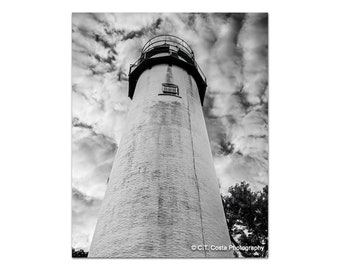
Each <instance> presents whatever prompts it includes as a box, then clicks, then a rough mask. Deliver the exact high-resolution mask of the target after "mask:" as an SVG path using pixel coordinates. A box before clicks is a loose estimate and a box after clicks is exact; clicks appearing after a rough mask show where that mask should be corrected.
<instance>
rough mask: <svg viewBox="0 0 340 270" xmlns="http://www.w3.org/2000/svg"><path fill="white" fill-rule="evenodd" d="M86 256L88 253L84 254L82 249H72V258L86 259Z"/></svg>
mask: <svg viewBox="0 0 340 270" xmlns="http://www.w3.org/2000/svg"><path fill="white" fill-rule="evenodd" d="M88 254H89V253H88V252H85V251H84V250H82V249H79V250H75V249H74V248H72V257H73V258H80V257H87V255H88Z"/></svg>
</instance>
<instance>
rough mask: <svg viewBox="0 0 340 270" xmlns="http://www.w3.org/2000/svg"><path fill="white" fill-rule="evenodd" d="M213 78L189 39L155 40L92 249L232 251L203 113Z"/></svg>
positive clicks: (176, 253) (134, 83)
mask: <svg viewBox="0 0 340 270" xmlns="http://www.w3.org/2000/svg"><path fill="white" fill-rule="evenodd" d="M206 87H207V82H206V78H205V76H204V74H203V72H202V70H201V69H200V67H199V66H198V64H197V63H196V61H195V57H194V52H193V51H192V49H191V48H190V46H189V45H188V44H187V43H186V42H185V41H184V40H182V39H180V38H178V37H175V36H171V35H162V36H157V37H154V38H152V39H151V40H149V41H148V42H147V43H146V44H145V45H144V47H143V49H142V52H141V56H140V58H139V59H138V60H137V61H136V63H134V64H133V65H131V66H130V71H129V92H128V95H129V97H130V98H131V100H132V102H131V106H130V109H129V112H128V116H127V122H126V125H125V130H124V132H123V136H122V139H121V142H120V144H119V148H118V151H117V153H116V157H115V160H114V163H113V167H112V171H111V174H110V178H109V182H108V185H107V190H106V193H105V197H104V200H103V203H102V207H101V210H100V213H99V217H98V222H97V225H96V229H95V233H94V236H93V240H92V243H91V247H90V251H89V257H97V258H98V257H99V258H115V257H117V258H118V257H133V258H138V257H149V258H150V257H156V258H162V257H166V258H177V257H185V258H194V257H233V256H232V251H231V250H230V249H229V247H230V244H231V242H230V238H229V233H228V228H227V224H226V221H225V216H224V211H223V206H222V201H221V196H220V192H219V185H218V180H217V177H216V174H215V170H214V164H213V159H212V154H211V149H210V144H209V139H208V134H207V130H206V126H205V121H204V117H203V111H202V105H203V101H204V95H205V91H206Z"/></svg>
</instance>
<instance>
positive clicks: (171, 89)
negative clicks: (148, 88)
mask: <svg viewBox="0 0 340 270" xmlns="http://www.w3.org/2000/svg"><path fill="white" fill-rule="evenodd" d="M162 91H163V93H164V94H172V95H178V94H179V92H178V86H177V85H176V84H172V83H163V84H162Z"/></svg>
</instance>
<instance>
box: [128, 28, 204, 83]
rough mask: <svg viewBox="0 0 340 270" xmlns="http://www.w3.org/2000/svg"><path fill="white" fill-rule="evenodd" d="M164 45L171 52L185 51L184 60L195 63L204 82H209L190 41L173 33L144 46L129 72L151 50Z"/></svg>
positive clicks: (155, 38) (153, 39)
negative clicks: (187, 41) (196, 59)
mask: <svg viewBox="0 0 340 270" xmlns="http://www.w3.org/2000/svg"><path fill="white" fill-rule="evenodd" d="M162 47H166V51H167V52H168V53H169V54H171V53H175V54H177V53H181V52H183V53H184V55H183V56H184V57H182V58H183V59H184V61H186V62H188V63H190V64H192V65H194V66H195V67H196V69H197V71H198V72H199V74H200V75H201V77H202V79H203V80H204V82H205V83H206V82H207V80H206V77H205V75H204V73H203V71H202V70H201V68H200V67H199V65H198V64H197V63H196V61H195V56H194V52H193V51H192V49H191V48H190V46H189V45H188V43H186V42H185V41H184V40H183V39H181V38H179V37H176V36H172V35H160V36H156V37H154V38H152V39H150V40H149V41H148V42H147V43H146V44H145V45H144V47H143V48H142V54H141V57H140V58H139V59H138V60H137V61H136V62H135V63H134V64H132V65H130V70H129V73H131V72H133V71H134V70H135V68H136V67H137V66H138V65H139V64H140V63H142V62H143V61H144V60H145V59H146V58H147V54H148V53H151V51H152V50H154V49H160V48H162ZM185 58H188V59H185Z"/></svg>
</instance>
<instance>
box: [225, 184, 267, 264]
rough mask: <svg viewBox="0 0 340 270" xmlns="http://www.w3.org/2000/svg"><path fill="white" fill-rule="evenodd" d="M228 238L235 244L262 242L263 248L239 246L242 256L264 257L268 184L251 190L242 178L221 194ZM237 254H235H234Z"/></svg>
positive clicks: (265, 250) (265, 252) (260, 244)
mask: <svg viewBox="0 0 340 270" xmlns="http://www.w3.org/2000/svg"><path fill="white" fill-rule="evenodd" d="M222 202H223V206H224V212H225V215H226V220H227V224H228V228H229V234H230V238H231V241H232V242H233V244H234V245H235V246H238V247H240V246H261V247H264V248H263V251H261V250H257V251H253V250H248V251H246V250H240V251H239V253H240V254H241V255H242V257H266V256H267V252H268V185H266V186H265V187H264V188H263V189H262V191H258V192H253V191H252V190H251V189H250V187H249V184H248V183H246V182H241V183H240V184H236V185H234V186H232V187H230V188H229V194H228V195H227V196H224V197H222ZM236 255H237V254H236Z"/></svg>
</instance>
